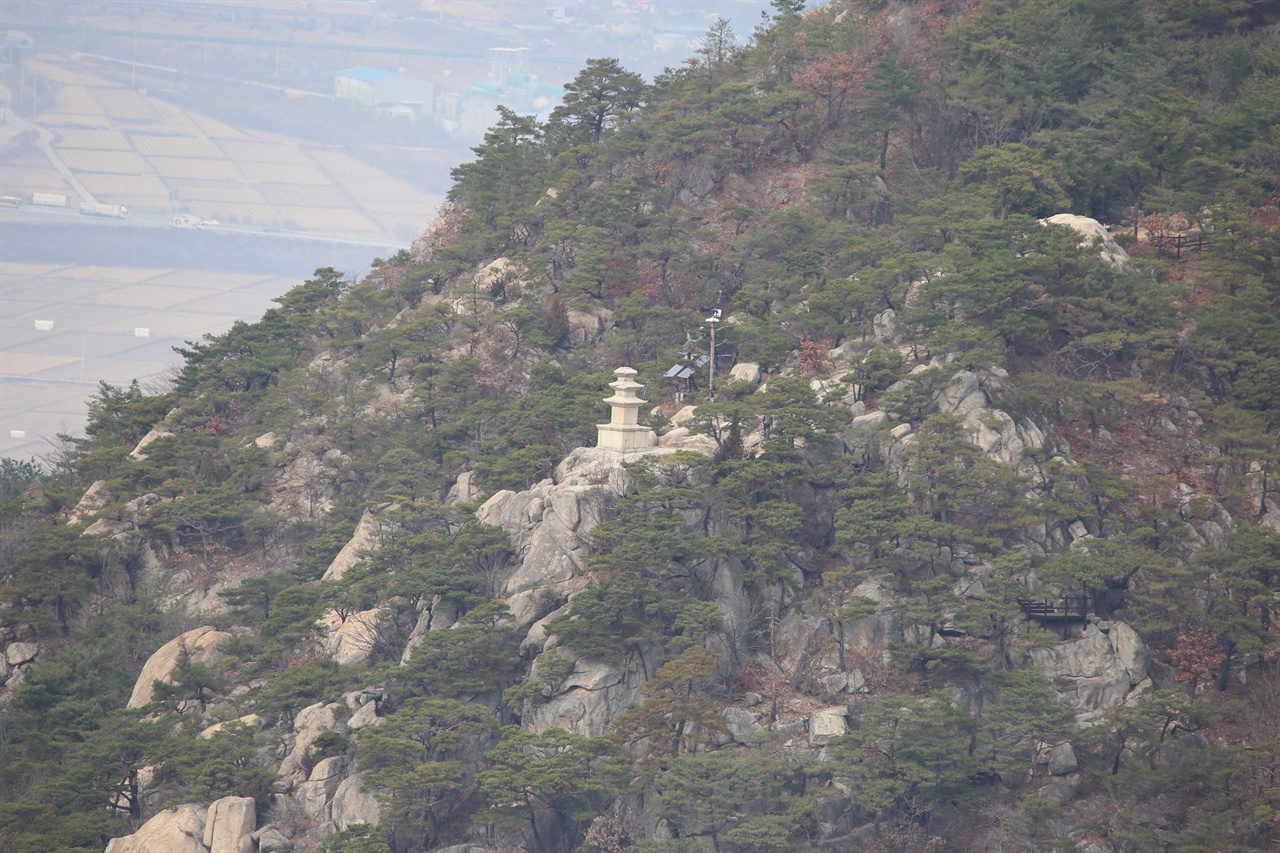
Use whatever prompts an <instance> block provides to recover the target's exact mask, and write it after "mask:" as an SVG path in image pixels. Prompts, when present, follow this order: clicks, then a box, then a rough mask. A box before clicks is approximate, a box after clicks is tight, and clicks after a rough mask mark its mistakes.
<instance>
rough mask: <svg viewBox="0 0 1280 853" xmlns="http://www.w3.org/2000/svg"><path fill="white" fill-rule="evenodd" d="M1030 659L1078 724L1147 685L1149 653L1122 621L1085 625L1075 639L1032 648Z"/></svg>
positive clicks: (1141, 691)
mask: <svg viewBox="0 0 1280 853" xmlns="http://www.w3.org/2000/svg"><path fill="white" fill-rule="evenodd" d="M1031 659H1032V661H1034V662H1035V664H1036V665H1037V666H1039V667H1040V670H1041V672H1043V673H1044V675H1045V678H1047V679H1049V681H1050V682H1051V683H1053V684H1055V685H1057V688H1058V696H1059V698H1061V699H1062V701H1063V702H1064V703H1066V704H1067V705H1068V706H1069V707H1071V708H1074V709H1075V711H1076V721H1077V722H1078V723H1080V724H1081V725H1089V724H1092V723H1096V722H1098V720H1100V719H1101V718H1102V714H1103V712H1104V711H1105V710H1106V709H1107V708H1111V707H1114V706H1116V705H1120V704H1124V703H1126V702H1129V701H1131V700H1132V699H1134V698H1136V697H1138V696H1141V695H1143V694H1145V693H1147V692H1150V690H1151V689H1152V685H1151V674H1150V671H1149V666H1150V661H1151V656H1150V653H1149V652H1148V651H1147V647H1146V645H1145V644H1144V643H1143V642H1142V638H1140V637H1139V636H1138V634H1137V632H1135V631H1134V630H1133V629H1132V628H1130V627H1129V626H1128V625H1127V624H1125V623H1124V622H1102V621H1099V622H1097V623H1093V624H1090V625H1089V626H1088V627H1087V628H1085V630H1084V631H1083V633H1081V635H1080V636H1079V637H1076V638H1073V639H1069V640H1066V641H1064V642H1061V643H1058V644H1057V645H1054V646H1051V647H1049V648H1046V649H1032V650H1031Z"/></svg>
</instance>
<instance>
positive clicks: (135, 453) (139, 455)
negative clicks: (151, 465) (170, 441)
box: [129, 427, 173, 460]
mask: <svg viewBox="0 0 1280 853" xmlns="http://www.w3.org/2000/svg"><path fill="white" fill-rule="evenodd" d="M171 435H173V433H171V432H169V431H168V430H166V429H161V428H160V427H156V428H155V429H153V430H151V431H150V432H148V433H147V434H146V435H144V436H143V437H142V440H141V441H139V442H138V444H137V446H136V447H134V448H133V450H132V451H130V453H129V456H130V458H132V459H139V460H141V459H146V458H147V454H145V453H143V452H142V451H143V450H145V449H146V447H147V445H148V444H150V443H151V442H153V441H159V440H160V439H162V438H168V437H169V436H171Z"/></svg>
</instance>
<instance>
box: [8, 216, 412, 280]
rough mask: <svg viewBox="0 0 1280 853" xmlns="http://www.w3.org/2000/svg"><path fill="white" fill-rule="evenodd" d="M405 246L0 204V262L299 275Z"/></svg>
mask: <svg viewBox="0 0 1280 853" xmlns="http://www.w3.org/2000/svg"><path fill="white" fill-rule="evenodd" d="M402 248H407V247H406V246H389V245H375V244H369V243H358V242H354V241H343V240H336V239H325V238H323V237H318V236H314V235H312V236H306V237H300V236H296V235H288V234H271V233H265V232H262V231H258V232H251V231H248V230H245V229H242V228H240V227H237V228H235V229H231V228H217V229H208V230H197V229H184V228H174V227H173V225H172V223H170V224H168V225H166V224H164V223H161V222H156V221H154V220H153V221H140V220H135V219H126V220H119V219H99V218H92V217H88V216H81V215H80V214H79V213H76V212H73V211H70V210H67V211H58V210H53V211H50V212H44V211H41V212H40V214H33V213H32V212H30V211H29V210H27V209H23V210H0V261H7V262H10V263H42V264H59V265H80V266H107V267H163V268H173V269H194V270H209V271H212V272H235V273H268V274H271V275H278V276H291V277H299V278H306V277H309V276H310V275H311V273H312V272H314V271H315V269H316V268H317V267H335V268H337V269H340V270H343V271H346V272H351V273H362V272H364V271H365V270H367V269H368V268H369V262H370V261H372V260H373V259H374V258H375V257H387V256H388V255H392V254H395V253H396V252H397V251H399V250H400V249H402Z"/></svg>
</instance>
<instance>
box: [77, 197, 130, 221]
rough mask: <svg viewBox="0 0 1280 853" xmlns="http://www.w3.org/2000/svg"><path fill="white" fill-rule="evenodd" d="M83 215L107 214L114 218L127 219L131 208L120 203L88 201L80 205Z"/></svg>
mask: <svg viewBox="0 0 1280 853" xmlns="http://www.w3.org/2000/svg"><path fill="white" fill-rule="evenodd" d="M80 213H81V215H83V216H107V217H111V218H113V219H125V218H127V217H128V216H129V208H127V207H125V206H123V205H119V204H95V203H94V202H91V201H86V202H84V203H83V204H81V205H80Z"/></svg>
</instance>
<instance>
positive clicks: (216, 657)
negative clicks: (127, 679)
mask: <svg viewBox="0 0 1280 853" xmlns="http://www.w3.org/2000/svg"><path fill="white" fill-rule="evenodd" d="M232 636H233V635H232V634H229V633H227V632H225V631H219V630H218V629H217V628H214V627H212V626H210V625H205V626H203V627H200V628H192V629H191V630H190V631H187V632H186V633H183V634H179V635H178V636H177V637H174V638H173V639H172V640H170V641H169V642H167V643H165V644H164V645H163V646H161V647H160V648H159V649H158V650H157V651H156V653H155V654H153V655H152V656H151V657H150V658H148V659H147V662H146V664H145V665H144V666H143V667H142V673H141V674H140V675H139V676H138V680H137V682H135V683H134V685H133V693H132V694H130V696H129V703H128V705H127V706H126V707H128V708H141V707H143V706H145V705H148V704H150V703H151V699H152V697H153V696H154V695H155V683H156V681H163V682H166V683H171V682H169V676H170V674H171V673H172V672H173V668H174V667H175V666H177V665H178V658H179V657H181V655H182V653H183V652H186V653H187V654H189V655H190V656H191V660H192V661H194V662H196V663H200V664H204V665H205V666H208V667H216V666H217V665H218V661H220V660H222V652H221V651H220V649H219V647H220V646H221V645H222V644H223V643H225V642H226V641H227V640H230V639H231V638H232Z"/></svg>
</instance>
